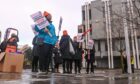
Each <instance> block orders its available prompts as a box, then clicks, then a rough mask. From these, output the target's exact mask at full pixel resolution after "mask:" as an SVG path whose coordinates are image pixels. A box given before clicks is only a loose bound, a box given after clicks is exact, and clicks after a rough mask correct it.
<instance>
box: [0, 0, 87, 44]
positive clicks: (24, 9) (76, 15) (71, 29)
mask: <svg viewBox="0 0 140 84" xmlns="http://www.w3.org/2000/svg"><path fill="white" fill-rule="evenodd" d="M86 1H89V0H0V31H2V38H4V33H5V30H6V29H7V28H9V27H12V28H16V29H18V31H19V40H20V41H19V43H18V44H19V45H24V44H28V45H32V39H33V37H34V34H33V32H32V29H31V25H32V24H34V22H33V20H32V19H31V17H30V15H31V14H33V13H35V12H38V11H41V12H44V11H48V12H50V13H51V14H52V21H53V24H54V25H55V28H56V35H57V34H58V25H59V19H60V16H62V18H63V23H62V31H63V30H65V29H66V30H67V31H68V34H69V35H70V36H71V37H73V36H75V35H77V26H78V25H79V24H81V23H82V19H81V18H82V16H81V15H82V14H81V6H82V5H84V3H85V2H86ZM62 31H61V32H60V36H61V35H62Z"/></svg>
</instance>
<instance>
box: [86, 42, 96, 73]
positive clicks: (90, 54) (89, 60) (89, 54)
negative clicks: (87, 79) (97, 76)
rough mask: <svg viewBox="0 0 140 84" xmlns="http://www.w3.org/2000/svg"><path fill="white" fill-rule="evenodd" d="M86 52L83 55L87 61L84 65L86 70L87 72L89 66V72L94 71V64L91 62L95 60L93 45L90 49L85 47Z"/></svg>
mask: <svg viewBox="0 0 140 84" xmlns="http://www.w3.org/2000/svg"><path fill="white" fill-rule="evenodd" d="M86 51H87V54H86V56H85V59H86V62H87V67H86V72H87V74H89V66H91V68H90V72H91V73H94V65H93V63H94V62H95V46H94V45H93V47H92V49H86Z"/></svg>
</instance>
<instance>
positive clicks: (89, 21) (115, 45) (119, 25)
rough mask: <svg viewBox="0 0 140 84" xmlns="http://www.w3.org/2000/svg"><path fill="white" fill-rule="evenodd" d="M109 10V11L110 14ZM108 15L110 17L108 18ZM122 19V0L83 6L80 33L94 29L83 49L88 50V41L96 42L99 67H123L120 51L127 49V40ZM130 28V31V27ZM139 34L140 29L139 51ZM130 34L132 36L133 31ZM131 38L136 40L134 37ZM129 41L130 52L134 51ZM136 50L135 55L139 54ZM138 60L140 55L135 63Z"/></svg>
mask: <svg viewBox="0 0 140 84" xmlns="http://www.w3.org/2000/svg"><path fill="white" fill-rule="evenodd" d="M107 4H108V5H107ZM105 5H106V6H105ZM107 10H109V12H108V11H107ZM107 14H108V15H110V16H108V15H107ZM106 17H108V18H106ZM122 18H123V16H122V1H121V0H111V1H109V2H108V3H106V2H103V1H102V0H95V1H91V2H90V3H85V5H83V6H82V24H81V25H79V26H78V33H82V32H85V31H86V30H88V29H89V28H92V32H90V33H88V34H87V35H86V36H85V38H84V43H83V47H84V48H86V45H87V44H86V43H87V41H88V39H93V40H94V43H95V49H96V53H95V54H96V61H97V66H98V67H101V68H119V67H121V57H120V52H119V51H120V50H121V49H125V38H124V28H123V20H122ZM109 20H110V21H109ZM129 24H130V22H128V25H129ZM107 27H108V28H109V27H110V31H109V30H107ZM128 27H129V29H130V26H128ZM133 31H136V30H133ZM110 32H111V33H110ZM138 32H139V29H137V31H136V34H137V36H136V37H137V38H138V39H137V44H138V48H139V49H138V50H140V38H139V37H140V34H139V33H138ZM129 33H130V34H131V31H130V32H129ZM129 37H131V36H129ZM131 38H134V36H133V37H131ZM129 40H130V50H131V51H132V50H133V47H132V41H131V39H130V38H129ZM134 40H135V39H134ZM108 43H109V44H108ZM134 44H135V43H134ZM108 47H109V48H108ZM109 49H110V50H109ZM111 49H112V52H111ZM136 49H137V48H136V47H135V55H137V54H138V53H137V52H136ZM108 50H109V51H110V52H109V51H108ZM133 55H134V54H133ZM137 59H139V54H138V57H137V58H136V60H135V61H139V60H137ZM109 60H110V61H109ZM137 63H139V62H137ZM138 65H139V64H137V65H136V64H135V68H136V67H137V66H138Z"/></svg>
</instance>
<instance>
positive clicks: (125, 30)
mask: <svg viewBox="0 0 140 84" xmlns="http://www.w3.org/2000/svg"><path fill="white" fill-rule="evenodd" d="M122 13H123V26H124V33H125V43H126V46H125V47H126V55H127V66H128V73H132V70H131V63H130V45H129V36H128V23H127V20H126V18H127V17H126V4H125V2H124V0H122Z"/></svg>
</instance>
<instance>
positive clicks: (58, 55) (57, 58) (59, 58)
mask: <svg viewBox="0 0 140 84" xmlns="http://www.w3.org/2000/svg"><path fill="white" fill-rule="evenodd" d="M53 53H54V64H55V67H54V68H55V72H57V73H59V65H60V64H61V63H62V56H61V53H60V49H59V44H58V42H57V43H56V45H55V47H54V49H53Z"/></svg>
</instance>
